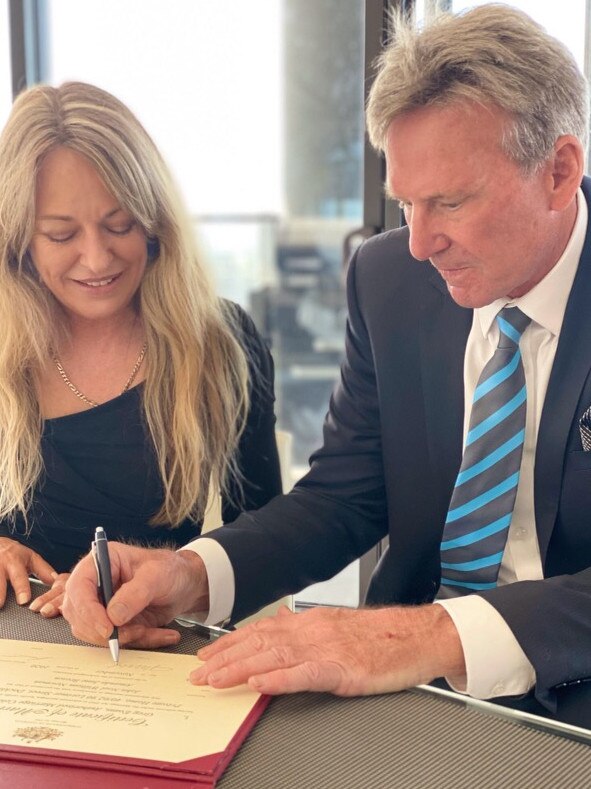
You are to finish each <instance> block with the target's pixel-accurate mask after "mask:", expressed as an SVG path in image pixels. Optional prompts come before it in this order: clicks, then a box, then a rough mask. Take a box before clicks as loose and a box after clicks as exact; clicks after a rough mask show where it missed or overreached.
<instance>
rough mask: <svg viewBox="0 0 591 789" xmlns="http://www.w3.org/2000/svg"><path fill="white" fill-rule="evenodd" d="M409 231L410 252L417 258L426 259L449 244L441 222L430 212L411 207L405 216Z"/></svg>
mask: <svg viewBox="0 0 591 789" xmlns="http://www.w3.org/2000/svg"><path fill="white" fill-rule="evenodd" d="M406 221H407V224H408V228H409V231H410V240H409V249H410V254H411V255H412V256H413V258H416V259H417V260H428V259H429V258H431V257H433V255H436V254H437V253H439V252H443V251H444V250H445V249H447V247H448V246H449V238H448V236H447V235H446V234H445V233H444V231H443V227H442V225H441V222H440V221H439V220H438V219H437V218H436V217H434V216H433V215H432V214H431V212H429V211H427V210H424V209H421V208H416V207H413V208H412V210H411V211H410V212H408V215H407V217H406Z"/></svg>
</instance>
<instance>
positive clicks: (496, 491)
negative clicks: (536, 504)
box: [445, 471, 519, 523]
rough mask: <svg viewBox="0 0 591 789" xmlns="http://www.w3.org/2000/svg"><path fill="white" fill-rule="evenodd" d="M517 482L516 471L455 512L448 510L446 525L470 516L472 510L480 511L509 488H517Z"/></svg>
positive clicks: (517, 473)
mask: <svg viewBox="0 0 591 789" xmlns="http://www.w3.org/2000/svg"><path fill="white" fill-rule="evenodd" d="M518 480H519V471H516V472H515V474H511V476H510V477H507V479H505V480H503V482H500V483H499V484H498V485H495V486H494V488H491V489H490V490H487V491H486V492H485V493H481V494H480V496H476V498H475V499H472V500H471V501H467V502H466V503H465V504H462V506H461V507H456V508H455V510H450V511H449V512H448V513H447V519H446V521H445V522H446V523H453V522H454V521H457V520H459V519H460V518H463V517H464V516H465V515H470V513H472V512H474V510H478V509H480V507H484V506H485V505H486V504H488V503H489V502H491V501H494V499H498V498H499V496H502V495H503V493H506V492H507V491H508V490H511V488H515V487H516V486H517V482H518Z"/></svg>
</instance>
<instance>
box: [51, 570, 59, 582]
mask: <svg viewBox="0 0 591 789" xmlns="http://www.w3.org/2000/svg"><path fill="white" fill-rule="evenodd" d="M58 575H59V573H56V572H53V573H51V577H52V578H53V580H54V581H55V579H56V578H57V577H58Z"/></svg>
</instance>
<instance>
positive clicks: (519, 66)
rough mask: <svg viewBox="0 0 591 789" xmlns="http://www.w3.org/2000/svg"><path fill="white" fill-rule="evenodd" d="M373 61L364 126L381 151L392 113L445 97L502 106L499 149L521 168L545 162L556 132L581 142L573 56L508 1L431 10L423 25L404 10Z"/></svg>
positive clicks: (580, 93)
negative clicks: (373, 74) (460, 9)
mask: <svg viewBox="0 0 591 789" xmlns="http://www.w3.org/2000/svg"><path fill="white" fill-rule="evenodd" d="M377 65H378V74H377V76H376V79H375V81H374V83H373V85H372V88H371V91H370V94H369V97H368V103H367V128H368V133H369V138H370V140H371V142H372V145H374V147H375V148H377V149H378V150H381V151H383V150H384V148H385V145H386V136H387V132H388V128H389V126H390V123H391V122H392V120H394V118H395V117H397V116H399V115H401V114H403V113H405V112H409V111H411V110H413V109H417V108H419V107H424V106H429V105H435V104H440V105H443V104H446V103H450V102H453V101H476V102H479V103H481V104H482V103H485V104H486V103H489V104H494V105H496V106H498V107H500V108H501V109H502V110H504V111H505V112H506V113H507V114H508V116H509V118H510V121H509V123H508V125H507V128H506V130H505V137H504V140H503V142H502V146H503V150H504V151H505V153H506V154H507V155H508V156H509V157H510V158H511V159H513V160H514V161H515V162H517V163H518V164H519V165H521V166H522V167H523V169H524V170H529V171H532V170H534V169H535V168H536V167H537V166H538V165H539V164H541V163H542V162H543V161H545V160H546V159H547V158H548V157H549V156H550V154H551V152H552V149H553V147H554V144H555V142H556V140H557V139H558V137H560V136H561V135H562V134H572V135H574V136H575V137H577V138H578V139H579V140H580V141H581V143H582V144H583V146H584V147H586V145H587V136H588V112H589V108H588V95H587V84H586V81H585V78H584V77H583V75H582V74H581V72H580V71H579V68H578V66H577V64H576V62H575V60H574V58H573V56H572V55H571V53H570V52H569V50H568V49H567V48H566V47H565V46H564V45H563V44H562V43H560V42H559V41H558V40H557V39H555V38H553V37H552V36H550V35H548V34H547V33H546V31H545V30H544V29H543V28H542V27H541V26H540V25H538V24H537V23H536V22H534V21H533V20H532V19H530V17H528V16H527V15H526V14H524V13H523V12H521V11H518V10H516V9H514V8H510V7H509V6H506V5H502V4H489V5H484V6H481V7H478V8H473V9H471V10H469V11H467V12H464V13H460V14H457V15H450V14H445V13H442V14H438V15H436V16H435V18H434V19H433V20H432V21H431V22H430V23H429V24H427V25H426V26H425V27H424V28H423V29H418V28H417V27H416V26H415V25H414V24H413V22H412V19H411V18H410V17H408V16H407V15H405V14H398V15H395V16H394V17H393V20H392V41H391V43H390V44H389V45H387V46H386V48H385V49H384V51H383V53H382V55H381V56H380V58H379V59H378V62H377Z"/></svg>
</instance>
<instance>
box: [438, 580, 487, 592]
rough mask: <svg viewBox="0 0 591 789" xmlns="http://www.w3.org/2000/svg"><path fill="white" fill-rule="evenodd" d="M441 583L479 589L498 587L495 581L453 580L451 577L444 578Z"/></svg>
mask: <svg viewBox="0 0 591 789" xmlns="http://www.w3.org/2000/svg"><path fill="white" fill-rule="evenodd" d="M441 583H442V584H443V585H445V586H463V587H464V589H475V590H476V591H478V590H479V589H494V588H495V587H496V585H497V584H496V582H495V581H493V583H480V584H479V583H470V582H469V581H452V580H451V578H442V579H441Z"/></svg>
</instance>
